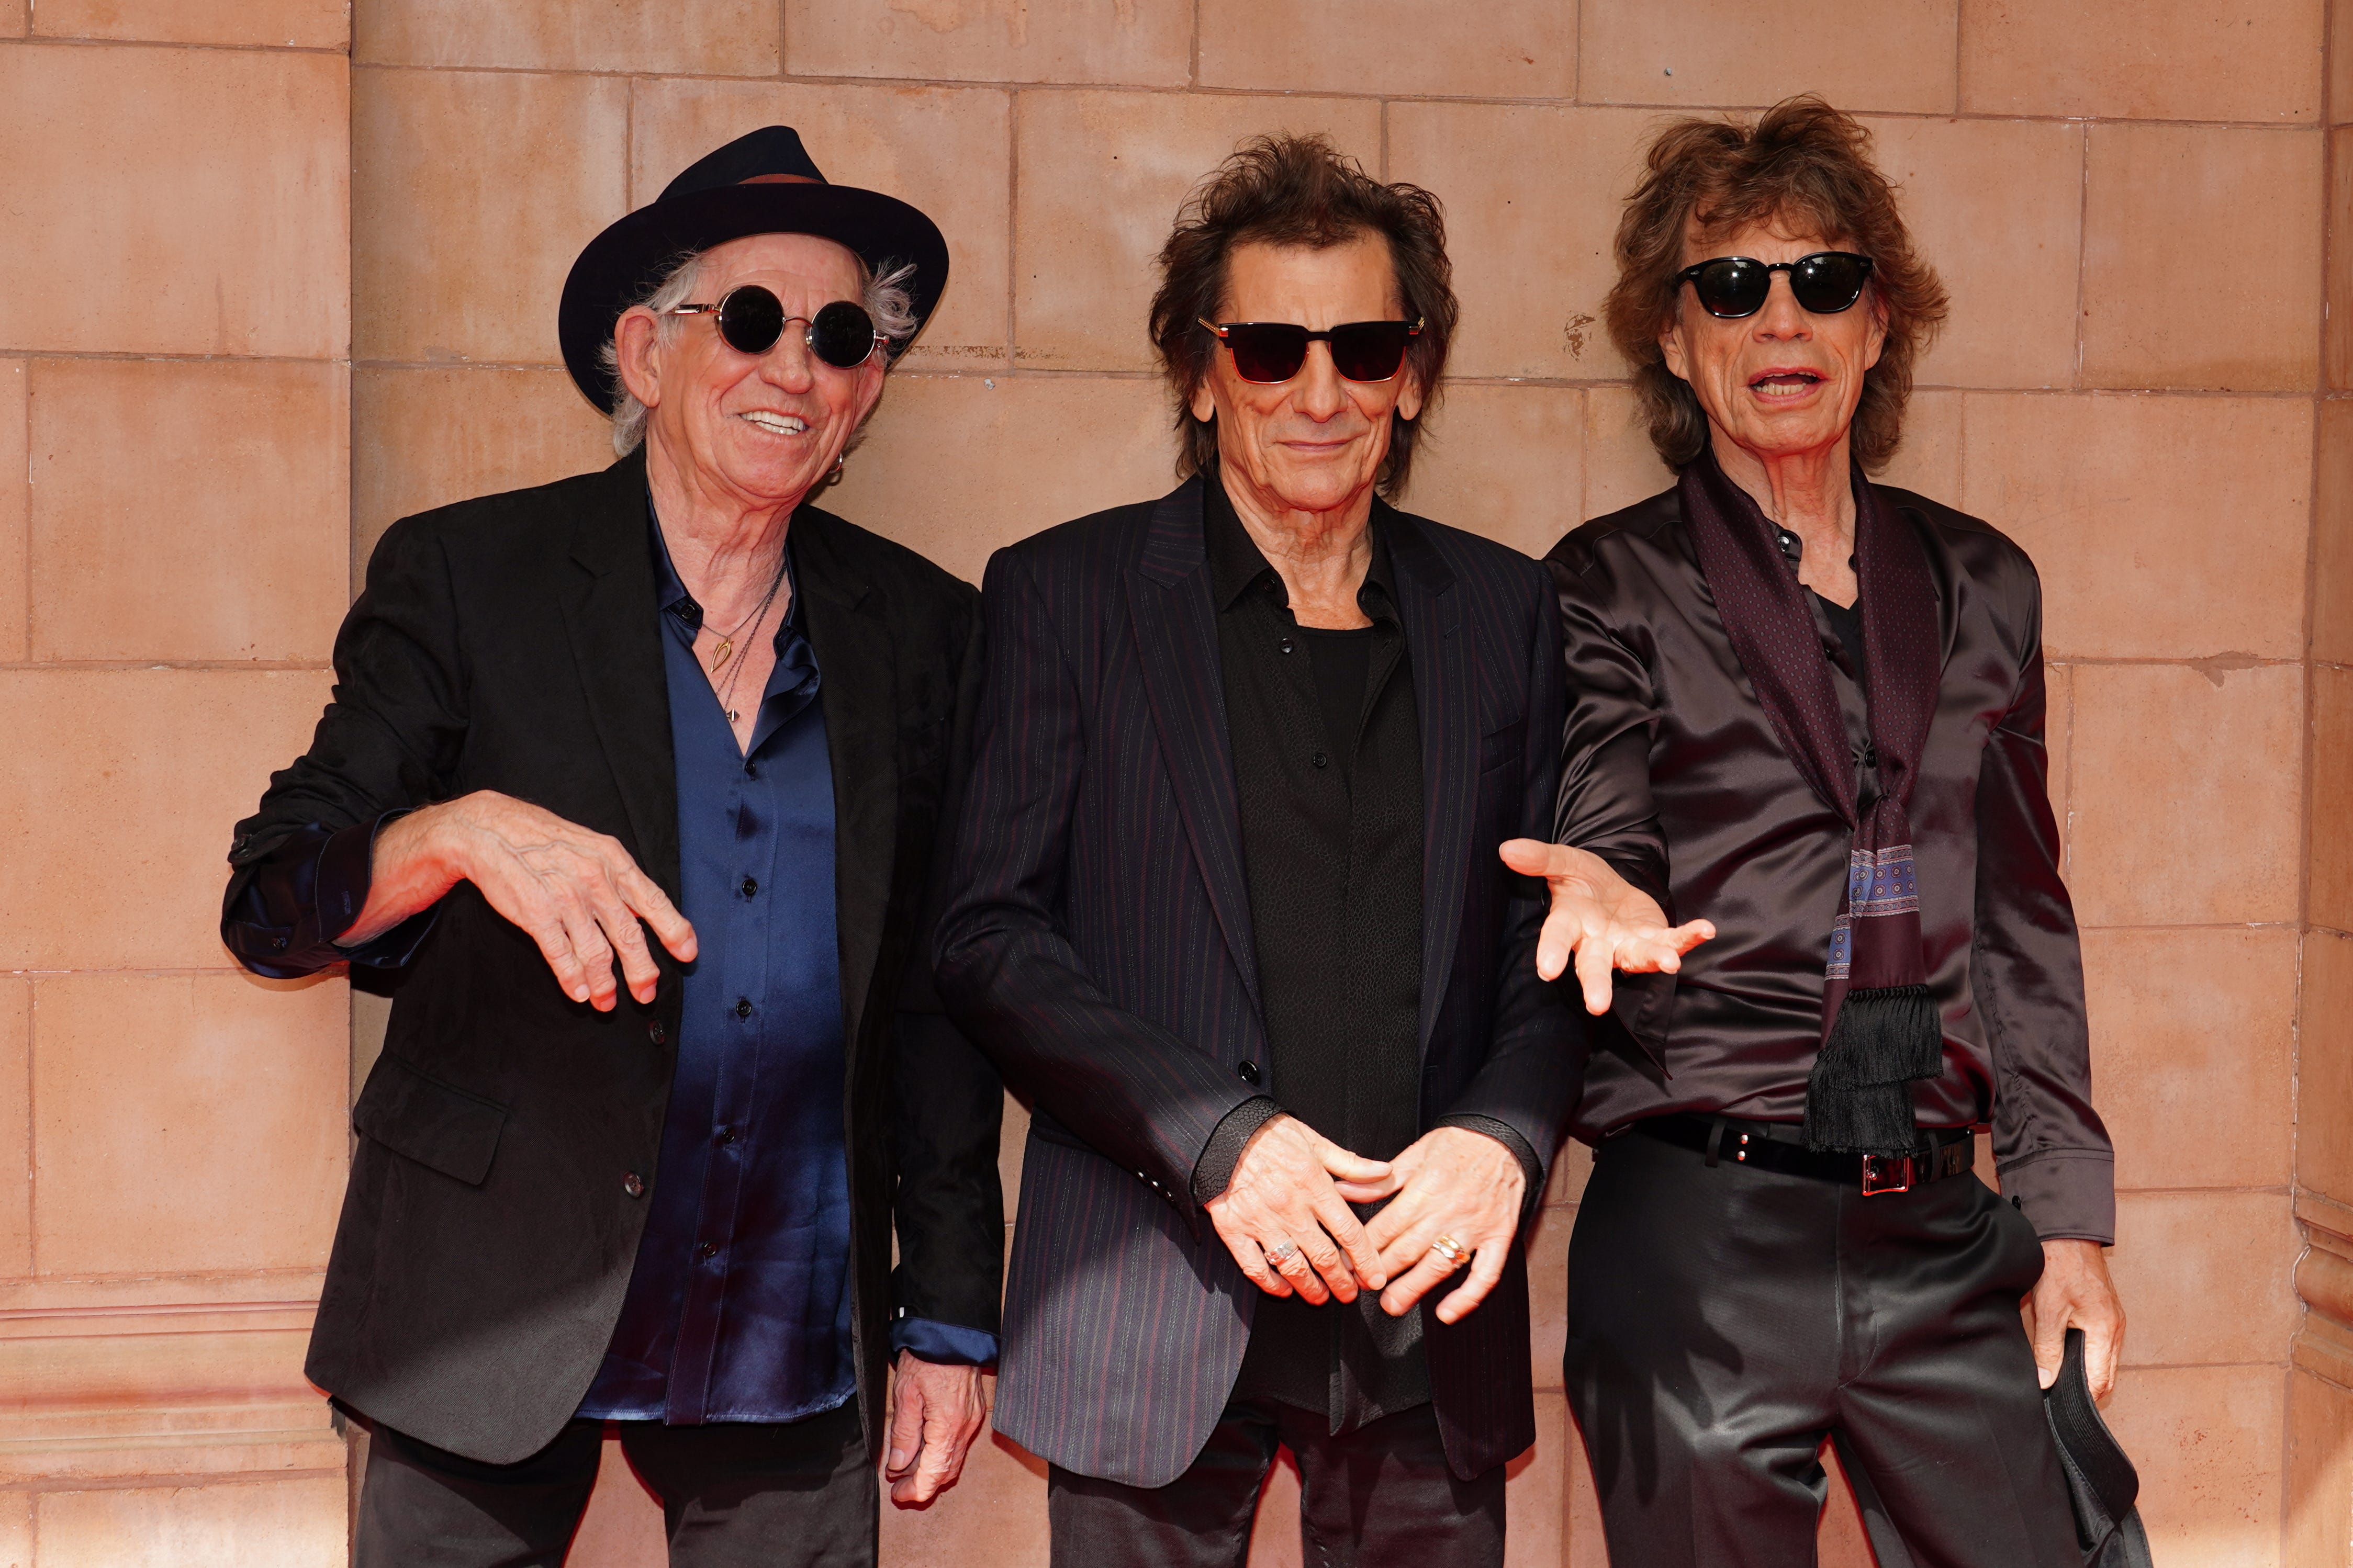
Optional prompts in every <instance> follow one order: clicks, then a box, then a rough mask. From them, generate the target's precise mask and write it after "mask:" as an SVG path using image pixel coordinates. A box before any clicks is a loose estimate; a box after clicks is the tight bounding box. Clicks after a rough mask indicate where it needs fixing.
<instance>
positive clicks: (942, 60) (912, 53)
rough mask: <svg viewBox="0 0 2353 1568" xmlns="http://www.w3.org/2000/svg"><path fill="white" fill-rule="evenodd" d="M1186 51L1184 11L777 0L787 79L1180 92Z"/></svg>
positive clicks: (1188, 61)
mask: <svg viewBox="0 0 2353 1568" xmlns="http://www.w3.org/2000/svg"><path fill="white" fill-rule="evenodd" d="M1192 48H1193V13H1192V8H1191V7H1190V6H1187V5H1165V4H1163V5H1155V4H1145V5H1136V4H1133V3H1132V0H1131V3H1129V4H1124V5H1103V4H1101V3H1100V0H914V3H913V4H907V5H839V4H836V3H835V0H785V68H786V71H787V72H788V73H789V74H791V75H793V76H869V77H874V76H879V77H901V78H912V79H919V80H932V81H1003V82H1073V83H1077V82H1083V83H1112V82H1118V83H1125V84H1130V85H1134V86H1142V87H1182V86H1184V85H1185V83H1186V80H1187V78H1188V76H1189V75H1190V74H1191V69H1192Z"/></svg>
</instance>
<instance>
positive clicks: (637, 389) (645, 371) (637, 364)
mask: <svg viewBox="0 0 2353 1568" xmlns="http://www.w3.org/2000/svg"><path fill="white" fill-rule="evenodd" d="M658 325H659V323H658V322H656V321H655V320H654V313H653V312H652V311H651V310H647V309H645V308H644V307H643V306H637V307H634V308H632V309H630V310H624V311H622V312H621V319H620V320H619V321H616V322H614V323H613V348H614V352H615V353H616V355H617V357H618V359H619V360H620V368H621V384H622V385H623V386H626V387H628V389H629V395H630V396H632V397H634V398H636V399H637V400H638V402H639V403H642V404H644V405H646V406H647V407H648V408H652V407H656V406H658V405H659V404H660V402H661V373H660V370H659V364H658V360H657V356H656V355H655V353H654V339H655V329H656V327H657V326H658Z"/></svg>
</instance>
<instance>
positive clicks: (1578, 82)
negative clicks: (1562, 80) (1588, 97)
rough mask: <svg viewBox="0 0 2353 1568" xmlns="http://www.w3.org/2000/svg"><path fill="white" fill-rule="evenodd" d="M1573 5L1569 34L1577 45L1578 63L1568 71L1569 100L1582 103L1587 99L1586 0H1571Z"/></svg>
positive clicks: (1569, 20) (1569, 21)
mask: <svg viewBox="0 0 2353 1568" xmlns="http://www.w3.org/2000/svg"><path fill="white" fill-rule="evenodd" d="M1571 5H1572V6H1573V7H1574V8H1573V9H1572V10H1571V11H1570V13H1569V18H1568V27H1569V32H1568V36H1569V37H1570V39H1571V40H1572V41H1573V42H1574V44H1575V45H1576V47H1577V63H1576V64H1575V65H1573V66H1571V67H1570V68H1569V71H1568V93H1569V99H1568V100H1569V101H1570V102H1571V103H1576V104H1582V103H1584V101H1585V0H1571Z"/></svg>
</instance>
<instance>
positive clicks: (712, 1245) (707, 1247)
mask: <svg viewBox="0 0 2353 1568" xmlns="http://www.w3.org/2000/svg"><path fill="white" fill-rule="evenodd" d="M694 1255H695V1256H696V1257H697V1258H716V1257H718V1256H719V1244H718V1243H717V1242H715V1241H706V1242H704V1243H703V1244H702V1246H701V1247H696V1248H695V1249H694Z"/></svg>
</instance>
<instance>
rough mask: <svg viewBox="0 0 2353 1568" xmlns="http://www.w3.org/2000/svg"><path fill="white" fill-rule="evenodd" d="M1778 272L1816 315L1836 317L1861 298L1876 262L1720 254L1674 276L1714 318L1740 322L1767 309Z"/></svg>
mask: <svg viewBox="0 0 2353 1568" xmlns="http://www.w3.org/2000/svg"><path fill="white" fill-rule="evenodd" d="M1776 272H1786V273H1788V275H1789V293H1790V295H1791V297H1792V298H1794V299H1795V300H1797V301H1798V303H1799V304H1800V305H1802V306H1804V307H1805V308H1806V309H1807V310H1810V311H1811V312H1812V313H1813V314H1815V315H1817V316H1835V315H1837V314H1838V313H1839V312H1840V311H1841V310H1846V309H1848V308H1849V307H1851V306H1852V305H1853V303H1854V302H1855V301H1856V300H1860V299H1862V285H1863V283H1864V281H1865V280H1866V279H1869V278H1870V277H1871V258H1870V257H1868V256H1857V255H1856V254H1855V253H1854V252H1853V251H1852V250H1817V251H1815V252H1814V253H1813V254H1812V255H1811V256H1800V257H1799V258H1798V259H1797V260H1795V261H1774V262H1764V261H1757V260H1753V259H1751V258H1748V257H1746V256H1719V257H1716V258H1715V259H1714V260H1712V261H1703V262H1701V263H1699V264H1698V265H1697V266H1695V267H1686V268H1683V270H1682V271H1681V272H1678V273H1676V274H1675V284H1676V286H1677V287H1678V288H1680V287H1682V286H1683V283H1685V282H1686V281H1688V282H1689V283H1690V284H1691V286H1692V292H1694V293H1695V294H1697V295H1698V296H1699V302H1700V305H1701V306H1702V308H1703V309H1704V310H1706V311H1707V313H1708V314H1709V315H1711V316H1715V317H1719V318H1721V319H1722V320H1725V321H1738V320H1739V319H1740V318H1741V317H1743V316H1753V315H1755V314H1756V313H1757V311H1759V310H1763V309H1764V308H1765V300H1766V297H1767V295H1768V294H1770V293H1771V292H1772V291H1773V274H1775V273H1776Z"/></svg>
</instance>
